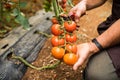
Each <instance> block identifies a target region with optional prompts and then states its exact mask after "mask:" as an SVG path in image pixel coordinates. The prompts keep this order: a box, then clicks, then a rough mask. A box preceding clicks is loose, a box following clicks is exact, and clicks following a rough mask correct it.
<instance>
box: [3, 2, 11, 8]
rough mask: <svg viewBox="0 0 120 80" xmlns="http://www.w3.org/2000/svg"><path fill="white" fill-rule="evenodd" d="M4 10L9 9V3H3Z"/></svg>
mask: <svg viewBox="0 0 120 80" xmlns="http://www.w3.org/2000/svg"><path fill="white" fill-rule="evenodd" d="M4 7H5V8H6V9H11V7H12V5H11V4H10V3H4Z"/></svg>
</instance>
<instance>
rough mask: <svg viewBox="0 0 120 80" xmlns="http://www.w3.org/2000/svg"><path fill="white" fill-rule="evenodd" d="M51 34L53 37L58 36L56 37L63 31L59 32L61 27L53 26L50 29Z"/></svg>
mask: <svg viewBox="0 0 120 80" xmlns="http://www.w3.org/2000/svg"><path fill="white" fill-rule="evenodd" d="M51 32H52V34H54V35H55V36H58V35H60V34H62V33H63V30H61V25H59V24H53V25H52V27H51Z"/></svg>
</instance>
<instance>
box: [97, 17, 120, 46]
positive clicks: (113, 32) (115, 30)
mask: <svg viewBox="0 0 120 80" xmlns="http://www.w3.org/2000/svg"><path fill="white" fill-rule="evenodd" d="M97 40H98V42H99V43H100V44H101V45H102V46H103V48H107V47H109V46H113V45H116V44H118V43H120V19H119V20H117V21H116V22H115V23H114V24H113V25H111V27H110V28H108V29H107V30H106V31H105V32H104V33H103V34H101V35H100V36H98V37H97Z"/></svg>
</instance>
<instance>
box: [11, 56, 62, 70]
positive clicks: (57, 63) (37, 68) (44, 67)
mask: <svg viewBox="0 0 120 80" xmlns="http://www.w3.org/2000/svg"><path fill="white" fill-rule="evenodd" d="M12 58H13V59H18V60H20V61H21V62H23V63H24V64H25V65H27V66H28V67H30V68H32V69H35V70H43V69H53V68H56V67H57V66H58V65H59V64H60V63H61V61H60V60H58V61H57V62H56V63H55V64H51V65H47V66H42V67H36V66H33V65H31V64H30V63H28V62H27V61H26V60H25V59H23V58H22V57H21V56H15V55H14V54H12Z"/></svg>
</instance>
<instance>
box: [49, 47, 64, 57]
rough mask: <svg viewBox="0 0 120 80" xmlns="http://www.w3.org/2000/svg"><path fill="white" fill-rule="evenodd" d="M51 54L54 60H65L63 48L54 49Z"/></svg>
mask: <svg viewBox="0 0 120 80" xmlns="http://www.w3.org/2000/svg"><path fill="white" fill-rule="evenodd" d="M51 54H52V56H53V57H54V58H56V59H61V58H63V56H64V54H65V50H64V49H63V48H59V47H53V48H52V49H51Z"/></svg>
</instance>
